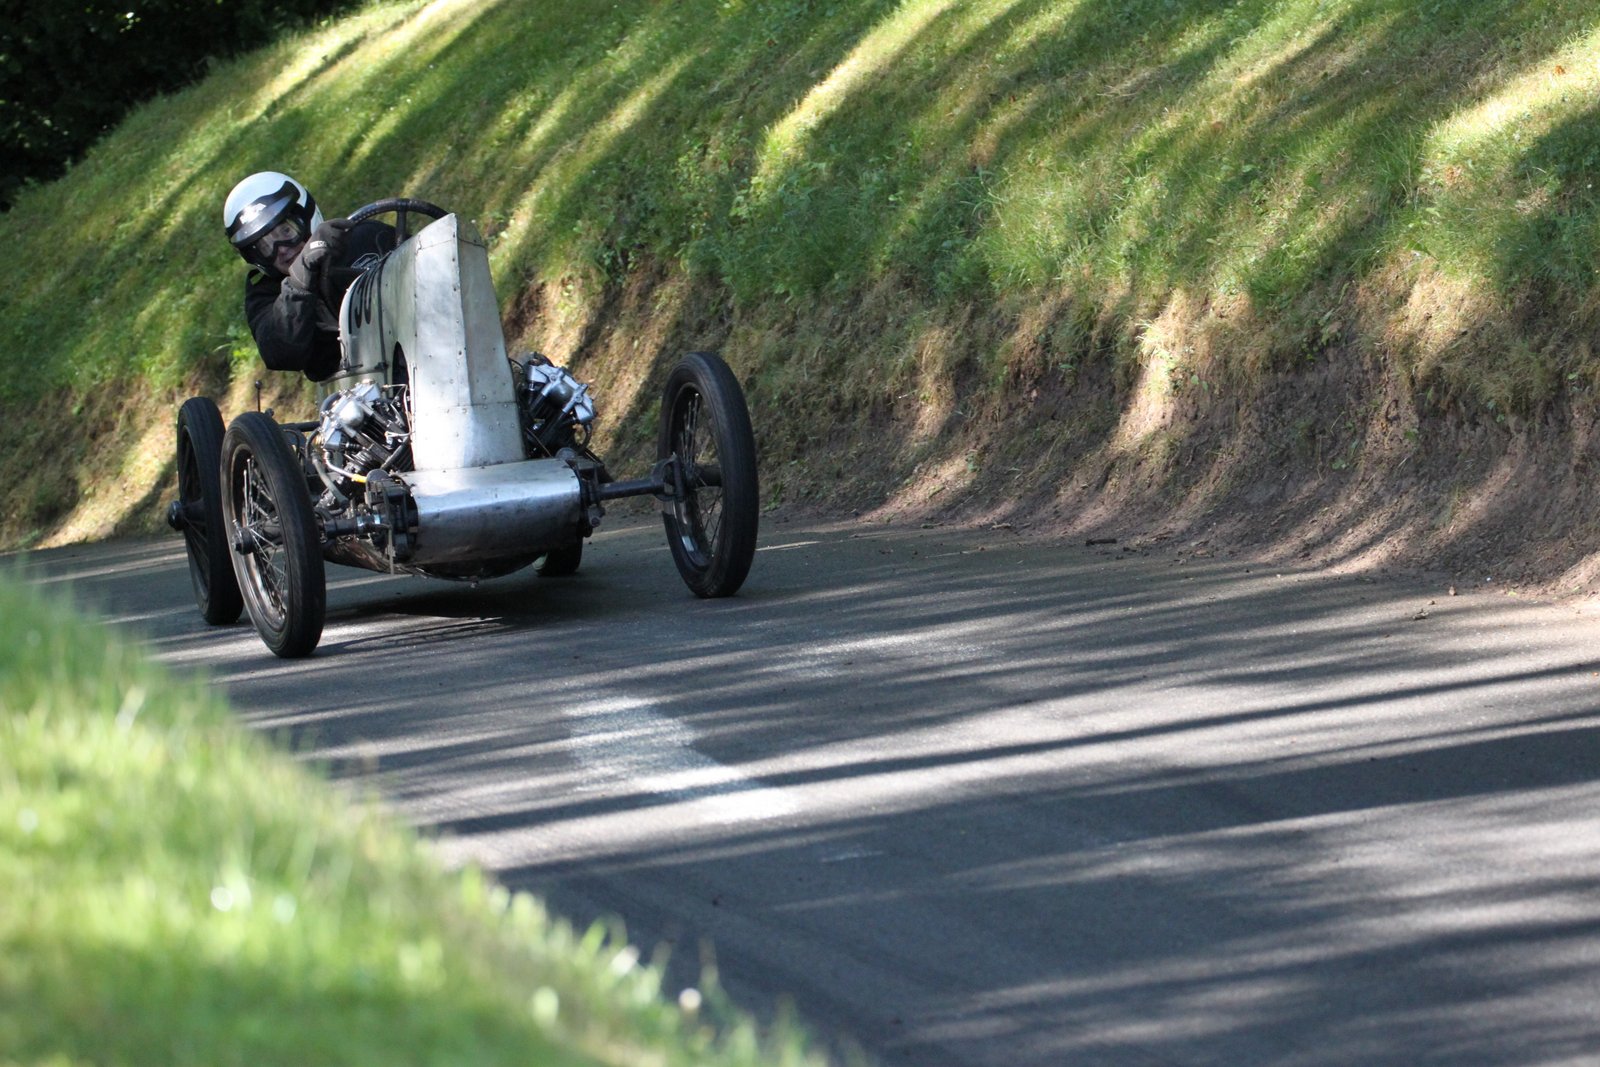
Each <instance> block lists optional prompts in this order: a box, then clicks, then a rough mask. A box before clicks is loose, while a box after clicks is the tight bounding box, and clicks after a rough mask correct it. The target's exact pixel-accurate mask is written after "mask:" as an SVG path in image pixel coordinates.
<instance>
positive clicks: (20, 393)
mask: <svg viewBox="0 0 1600 1067" xmlns="http://www.w3.org/2000/svg"><path fill="white" fill-rule="evenodd" d="M1597 101H1600V15H1597V14H1596V13H1595V10H1594V8H1593V6H1592V5H1590V4H1583V3H1579V2H1576V0H1538V2H1535V0H1524V2H1511V3H1506V2H1491V0H1454V2H1449V3H1445V2H1439V3H1423V4H1418V3H1413V2H1411V0H1237V2H1234V3H1229V4H1221V5H1219V4H1215V3H1211V2H1207V0H1128V2H1126V3H1119V4H1109V5H1108V4H1095V3H1089V2H1087V0H1079V2H1058V0H974V2H970V3H954V2H951V0H906V2H900V0H893V2H890V0H835V2H832V3H827V4H822V3H797V2H793V0H687V2H684V3H679V4H672V5H662V4H657V3H652V2H648V0H622V2H619V3H616V4H612V5H608V6H606V7H604V8H602V9H595V8H592V7H590V6H588V5H562V4H553V3H532V4H517V3H510V2H498V3H494V2H482V0H478V2H467V0H435V2H432V3H423V2H420V0H404V2H391V3H379V4H374V5H373V6H371V7H369V8H367V9H365V10H364V11H362V12H361V13H359V14H357V15H355V16H353V17H350V18H347V19H342V20H339V21H337V22H333V23H330V24H329V25H326V26H324V27H321V28H318V29H315V30H312V31H308V32H306V33H305V34H303V35H301V36H298V37H295V38H293V39H291V40H288V41H285V42H283V43H280V44H277V45H274V46H272V47H270V48H267V49H265V50H263V51H261V52H259V53H256V54H254V55H252V56H249V57H247V58H245V59H244V60H242V61H238V62H233V63H229V64H225V65H221V66H219V67H218V69H217V71H216V73H215V74H214V76H213V77H212V78H211V79H210V80H209V81H207V82H206V83H205V84H204V85H202V86H199V87H197V88H195V89H193V90H191V91H187V92H184V93H180V94H177V95H174V96H172V97H169V98H166V99H163V100H160V101H157V102H155V103H154V104H152V105H150V106H147V107H145V108H142V109H140V110H139V111H138V112H137V113H136V114H135V115H134V116H133V117H132V118H131V119H129V121H128V122H127V123H125V124H124V126H123V127H122V128H120V129H119V130H117V131H116V132H115V133H113V134H112V135H111V136H110V137H108V138H107V140H106V141H105V143H104V144H102V145H101V146H100V148H99V149H98V150H97V151H95V152H94V153H93V154H92V155H91V156H90V157H89V159H87V160H86V161H85V162H84V163H83V164H81V165H80V166H78V167H76V168H75V169H74V170H73V172H72V173H71V174H69V175H68V176H67V177H66V178H65V179H63V180H62V181H60V182H57V183H54V184H52V185H50V186H46V187H42V188H38V189H34V190H32V191H30V193H29V194H28V195H25V196H23V197H21V198H20V199H19V202H18V205H17V208H16V210H14V211H13V212H11V213H10V214H9V215H7V216H5V217H4V218H0V240H3V241H4V243H5V246H6V247H7V248H8V249H9V250H10V251H11V255H9V256H8V257H6V259H5V261H4V262H3V263H0V291H3V292H5V293H6V311H5V316H4V323H3V326H0V331H3V332H0V359H3V360H4V370H5V374H4V375H3V376H0V402H3V404H4V406H5V413H6V418H5V420H4V425H3V426H0V435H3V440H0V444H3V445H4V446H5V447H4V453H3V455H4V458H3V459H0V463H3V464H4V469H3V470H0V486H3V488H0V492H3V493H4V507H3V512H4V516H5V518H4V527H3V533H4V536H5V539H6V540H7V541H9V542H12V543H15V542H19V541H29V540H34V541H39V540H49V539H52V538H54V539H64V538H70V537H75V536H85V535H93V534H95V533H103V532H105V531H108V530H113V529H117V528H126V527H128V526H130V525H135V526H137V525H147V524H148V523H149V521H150V517H151V516H152V515H154V514H156V512H157V510H158V509H157V508H155V507H154V506H153V504H154V502H155V496H156V495H158V494H156V493H155V492H154V490H153V487H154V486H157V485H158V484H159V483H160V482H161V481H162V480H163V479H164V478H166V477H168V476H169V471H168V470H167V467H166V465H167V463H168V460H167V456H166V454H165V453H166V450H167V449H168V447H169V438H170V428H169V426H168V422H169V421H170V411H171V408H172V407H173V406H174V404H175V402H176V401H177V400H179V399H181V397H182V396H183V395H185V394H186V393H187V392H191V391H207V392H211V393H214V394H216V395H219V396H221V397H223V398H224V400H225V404H224V407H225V411H227V410H229V409H230V405H231V408H232V409H234V410H236V409H237V408H238V407H241V406H244V405H245V404H247V403H248V402H249V391H250V388H251V386H250V383H251V382H252V381H253V380H254V379H255V378H256V377H257V376H258V370H257V364H256V361H255V356H254V352H253V347H252V346H251V344H250V342H249V340H248V338H247V337H246V336H245V334H244V332H243V328H242V323H241V322H240V318H241V315H240V309H239V292H238V290H239V274H240V271H241V264H239V262H238V261H237V259H236V258H235V257H234V256H233V254H232V253H231V251H230V250H229V249H228V248H227V247H226V245H225V244H224V242H223V241H222V239H221V237H220V235H219V227H220V219H219V204H220V199H221V196H222V194H223V192H224V191H225V190H226V189H227V188H228V186H229V185H230V183H231V182H232V181H233V180H234V179H235V178H236V177H238V176H239V175H242V174H244V173H247V172H249V171H251V170H254V169H259V168H266V167H274V168H283V169H288V170H290V171H292V172H294V173H296V174H297V175H298V176H300V177H302V178H303V179H304V180H306V181H307V182H308V183H310V184H311V185H312V186H313V187H314V189H315V190H316V192H317V194H318V195H319V197H320V198H321V200H322V202H323V203H324V204H325V205H327V206H328V207H329V208H331V209H333V210H346V209H348V208H350V207H353V206H354V205H356V204H358V203H360V202H362V201H365V200H368V199H372V198H376V197H378V196H382V195H390V194H396V193H410V194H417V195H425V196H428V197H430V198H431V199H434V200H436V201H438V202H440V203H443V204H445V205H446V206H450V207H454V208H458V209H459V210H461V211H462V212H463V213H464V214H467V215H469V216H471V217H472V218H474V219H475V220H476V221H477V223H478V224H479V226H480V227H481V228H483V229H484V230H485V232H486V233H488V234H489V235H490V237H491V240H492V243H493V249H492V263H493V266H494V270H495V274H496V279H497V285H498V287H499V291H500V295H501V300H502V304H503V309H504V311H505V313H506V317H507V320H508V324H509V327H510V332H511V334H512V336H513V338H514V340H516V341H517V342H520V343H521V344H524V345H526V346H530V347H532V346H537V347H540V348H542V349H544V350H546V351H549V352H551V353H552V354H554V355H556V356H558V357H559V358H563V359H569V360H572V361H574V362H575V364H576V365H577V369H578V371H579V373H580V374H581V375H584V376H586V377H589V378H593V379H596V380H597V381H598V382H599V385H600V389H601V392H600V395H601V397H602V400H603V405H604V411H603V414H604V415H605V416H606V419H607V422H606V427H605V432H606V434H607V435H608V438H609V442H611V443H616V444H617V446H618V447H621V448H623V449H624V450H625V451H626V450H627V449H628V448H631V447H633V445H635V444H637V443H638V442H639V441H642V440H643V439H644V438H645V437H646V436H647V435H648V432H649V427H648V426H646V425H644V421H645V413H646V412H648V411H649V410H650V404H649V395H650V394H649V389H648V388H647V385H648V383H650V382H652V381H653V380H654V377H653V376H656V375H658V374H659V372H660V371H661V369H662V368H663V367H664V366H665V365H666V364H667V363H669V362H670V361H671V359H672V358H674V356H675V355H676V353H677V350H678V349H679V348H681V347H689V346H693V345H719V346H721V347H723V348H724V349H725V350H726V352H727V354H728V356H729V358H730V360H731V361H732V362H733V364H734V366H735V367H736V369H738V370H739V372H740V373H741V375H742V376H743V377H744V378H745V380H746V381H747V383H748V384H749V388H750V390H751V393H752V399H753V401H754V406H755V415H756V424H757V426H758V427H759V428H761V432H762V433H763V434H764V437H765V441H764V444H766V445H767V446H768V447H767V448H766V462H767V464H768V466H769V471H770V473H773V474H775V475H777V477H776V478H775V479H774V484H780V483H786V484H788V485H790V486H795V487H798V489H799V491H803V492H809V493H812V494H818V493H822V494H827V493H829V492H832V490H831V489H830V488H829V487H830V486H831V485H832V484H833V483H834V482H835V481H837V480H839V479H848V478H849V477H850V474H851V471H852V470H854V469H855V465H854V464H852V463H840V464H829V463H824V462H816V461H815V460H816V458H817V453H818V449H817V448H816V446H818V445H824V446H825V445H828V444H829V443H830V442H839V443H841V444H843V445H848V446H849V447H850V448H852V449H859V448H861V447H863V446H870V447H871V449H872V451H873V452H874V454H875V462H878V463H879V464H880V466H881V470H879V471H878V472H877V473H878V475H879V476H880V478H881V479H882V484H881V485H874V486H871V487H869V488H868V489H867V491H866V493H865V496H867V497H871V496H872V495H873V494H874V493H876V494H877V495H878V496H879V497H882V496H884V495H886V494H888V493H891V492H892V491H893V490H894V488H895V486H897V485H900V484H904V483H905V481H906V479H908V478H910V477H912V474H913V472H915V471H916V470H918V469H919V464H921V465H922V469H927V461H929V460H930V459H933V460H937V461H938V462H937V464H936V465H937V466H939V468H940V469H941V470H946V471H948V470H959V469H960V468H961V466H962V465H963V464H969V463H970V460H969V459H967V458H966V456H967V453H968V451H970V450H971V449H972V448H973V444H972V442H970V441H966V442H963V441H961V440H959V439H957V438H956V437H953V436H952V434H951V430H952V427H953V426H959V424H960V423H961V422H962V420H964V419H967V418H969V417H970V416H971V415H972V413H973V412H975V411H983V410H987V411H990V412H999V411H1004V412H1006V413H1007V420H1006V421H1007V425H1006V426H1004V427H1002V428H1001V429H1000V430H999V431H997V432H999V433H1001V434H1002V435H1005V436H1007V437H1008V439H1009V447H1010V451H1011V452H1013V453H1031V454H1034V455H1037V454H1038V453H1040V452H1043V451H1045V450H1046V449H1050V448H1052V447H1055V446H1057V445H1061V444H1062V442H1063V441H1066V440H1067V438H1063V437H1060V435H1059V433H1058V432H1057V431H1056V430H1054V429H1049V428H1042V427H1041V424H1042V422H1043V421H1044V420H1045V416H1044V415H1042V414H1041V413H1040V412H1039V411H1038V410H1033V409H1032V408H1033V404H1034V399H1035V397H1036V394H1037V393H1039V392H1040V391H1043V392H1044V393H1045V394H1047V395H1056V394H1071V393H1073V392H1074V390H1077V389H1079V387H1080V379H1082V378H1083V376H1084V375H1086V374H1088V375H1091V376H1093V375H1096V374H1098V375H1099V376H1100V377H1101V378H1103V379H1104V380H1105V382H1107V383H1108V384H1107V387H1106V390H1104V391H1103V392H1101V393H1096V394H1094V395H1093V396H1089V397H1086V398H1085V399H1084V400H1083V402H1082V403H1081V404H1078V405H1077V409H1076V410H1075V411H1074V412H1073V413H1072V418H1073V419H1074V420H1075V423H1074V425H1075V428H1074V430H1073V436H1072V437H1071V440H1070V443H1071V447H1072V448H1073V449H1075V450H1078V451H1080V452H1081V451H1082V449H1083V448H1084V447H1096V446H1109V445H1112V444H1115V443H1116V442H1117V441H1122V442H1123V443H1124V444H1125V445H1126V444H1127V443H1128V442H1132V445H1131V446H1129V447H1134V446H1136V447H1137V448H1144V447H1146V446H1147V445H1148V446H1149V447H1152V448H1156V449H1157V450H1158V451H1159V450H1160V449H1161V448H1167V447H1169V446H1170V447H1174V448H1176V449H1177V450H1178V451H1180V452H1181V451H1182V449H1183V445H1184V442H1183V441H1182V440H1181V439H1179V440H1176V441H1171V440H1167V439H1166V438H1161V439H1156V440H1150V441H1145V440H1144V437H1147V436H1148V434H1145V432H1144V431H1143V430H1141V429H1140V428H1139V425H1138V423H1140V421H1141V420H1144V421H1148V418H1147V417H1148V415H1149V412H1148V411H1146V410H1144V409H1145V408H1147V407H1148V405H1149V403H1150V402H1151V394H1152V393H1154V394H1155V397H1154V400H1155V402H1157V403H1162V404H1171V403H1174V402H1176V401H1175V398H1176V399H1178V400H1181V399H1182V398H1183V396H1184V394H1185V393H1187V394H1190V395H1191V396H1196V397H1198V398H1199V400H1200V401H1201V402H1206V401H1208V400H1209V399H1210V398H1212V397H1214V396H1216V395H1217V394H1226V395H1228V396H1230V397H1231V398H1232V399H1231V400H1230V403H1232V404H1234V405H1238V404H1240V403H1248V402H1249V401H1250V398H1251V397H1252V396H1253V395H1255V394H1256V393H1257V391H1258V385H1259V383H1260V382H1261V381H1262V380H1263V379H1264V378H1265V377H1266V376H1269V375H1282V374H1294V373H1301V372H1304V371H1306V370H1307V369H1309V368H1317V367H1321V366H1325V365H1327V364H1328V363H1330V362H1347V363H1350V364H1352V365H1359V366H1362V367H1364V368H1367V369H1366V370H1365V371H1364V372H1363V373H1364V374H1365V375H1366V376H1367V377H1368V378H1369V379H1371V380H1374V381H1391V382H1400V383H1402V387H1403V391H1404V393H1405V396H1406V398H1407V400H1408V402H1411V401H1412V400H1414V402H1415V404H1416V406H1417V407H1418V410H1419V412H1420V415H1419V417H1421V418H1424V419H1425V418H1427V417H1429V415H1430V414H1432V413H1436V412H1446V411H1450V410H1455V407H1459V406H1461V405H1466V406H1468V407H1470V408H1471V409H1472V410H1473V411H1477V412H1487V413H1488V417H1489V418H1491V419H1501V420H1503V419H1508V418H1509V419H1519V418H1525V417H1527V416H1529V415H1532V414H1536V413H1538V412H1540V411H1543V410H1547V409H1548V408H1549V406H1550V405H1552V404H1558V403H1559V404H1568V403H1574V404H1578V405H1580V406H1581V405H1587V404H1589V399H1588V398H1589V397H1590V395H1591V393H1592V391H1593V390H1594V389H1595V387H1596V385H1597V384H1600V361H1597V360H1596V358H1595V356H1594V353H1593V350H1592V347H1591V344H1590V342H1589V337H1590V335H1591V334H1592V333H1593V330H1594V327H1595V326H1596V325H1597V323H1596V317H1597V314H1600V311H1597V309H1600V285H1597V280H1600V274H1597V271H1600V263H1597V259H1596V256H1597V251H1596V249H1597V248H1600V242H1597V240H1596V238H1600V200H1597V197H1596V194H1595V191H1594V188H1593V179H1594V171H1595V169H1596V164H1597V162H1600V148H1596V145H1597V144H1600V136H1597V135H1600V113H1597V106H1596V102H1597ZM291 387H292V383H288V382H285V383H282V384H281V385H279V386H269V389H279V390H281V389H287V388H291ZM1358 399H1359V398H1358ZM1453 406H1454V407H1453ZM68 413H71V414H72V415H73V416H76V418H73V419H70V420H66V416H67V414H68ZM1307 417H1308V418H1312V419H1316V418H1323V419H1325V420H1326V421H1328V422H1329V423H1330V425H1329V426H1328V427H1326V429H1327V430H1328V431H1329V432H1332V430H1333V429H1334V427H1333V426H1332V425H1331V424H1332V423H1333V422H1335V421H1338V420H1345V419H1350V418H1354V417H1356V416H1354V415H1352V414H1350V413H1349V412H1343V411H1339V412H1328V413H1324V414H1323V415H1321V416H1317V415H1310V416H1307ZM1130 419H1131V420H1132V422H1131V423H1130ZM1157 421H1158V422H1159V421H1160V420H1159V419H1158V420H1157ZM64 424H65V425H72V426H82V427H85V432H83V433H67V432H63V430H64ZM869 428H870V432H869ZM1163 432H1164V433H1166V434H1168V435H1169V436H1170V435H1171V434H1174V433H1176V434H1177V435H1178V436H1179V438H1181V436H1182V434H1183V433H1184V432H1185V431H1184V430H1183V428H1182V427H1179V428H1178V429H1176V430H1174V429H1172V428H1171V427H1169V428H1168V429H1167V430H1165V431H1163ZM1296 432H1299V433H1301V435H1302V436H1304V433H1305V430H1304V428H1302V429H1301V430H1300V431H1296ZM1041 434H1044V437H1041V436H1040V435H1041ZM1052 434H1054V435H1055V436H1051V435H1052ZM1141 435H1143V436H1141ZM1045 438H1048V439H1045ZM1141 442H1143V443H1141ZM993 443H994V442H993V441H992V440H991V441H986V442H985V450H986V451H987V450H988V448H989V446H990V445H992V444H993ZM1004 443H1005V442H1002V444H1004ZM1291 443H1292V442H1291ZM1118 447H1122V446H1120V445H1119V446H1118ZM1286 447H1287V446H1286ZM1063 450H1064V446H1063ZM1291 451H1292V450H1291ZM1338 451H1339V450H1338V449H1337V448H1334V447H1333V446H1332V445H1331V444H1330V445H1329V446H1328V447H1327V448H1323V447H1320V446H1319V447H1318V448H1316V449H1314V450H1313V453H1314V456H1315V457H1318V458H1317V462H1318V463H1321V464H1322V468H1321V469H1322V470H1324V471H1326V470H1329V469H1332V468H1331V464H1332V463H1333V462H1334V461H1335V458H1336V453H1338ZM41 452H42V455H41ZM796 456H798V457H801V458H802V459H804V458H805V457H807V456H810V457H811V459H808V460H805V461H804V462H802V464H801V469H796V470H793V471H785V470H778V469H777V467H778V466H779V465H786V464H788V463H789V462H790V459H791V457H796ZM1359 461H1360V456H1359V455H1352V456H1347V457H1345V460H1344V462H1345V463H1346V465H1347V466H1348V465H1351V464H1352V463H1358V462H1359ZM1391 461H1392V457H1387V458H1385V459H1384V460H1383V462H1391ZM41 463H43V468H42V469H43V471H44V472H45V473H46V475H47V476H46V477H43V478H41V477H38V476H37V472H39V470H40V469H41V467H40V464H41ZM835 468H837V469H835ZM988 473H991V474H995V473H1003V471H1002V472H988ZM940 477H943V475H941V476H940ZM935 488H936V486H935ZM858 495H860V494H858Z"/></svg>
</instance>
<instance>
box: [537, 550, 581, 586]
mask: <svg viewBox="0 0 1600 1067" xmlns="http://www.w3.org/2000/svg"><path fill="white" fill-rule="evenodd" d="M582 563H583V542H582V541H574V542H573V543H572V544H570V545H567V546H566V547H565V548H556V549H551V550H550V551H549V552H546V553H545V554H544V555H543V556H542V557H541V558H540V559H539V565H538V566H537V567H535V568H534V571H535V572H536V573H537V574H538V575H539V577H541V578H565V577H566V576H567V575H569V574H577V573H578V567H579V565H581V564H582Z"/></svg>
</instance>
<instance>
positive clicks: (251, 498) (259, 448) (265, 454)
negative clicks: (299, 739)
mask: <svg viewBox="0 0 1600 1067" xmlns="http://www.w3.org/2000/svg"><path fill="white" fill-rule="evenodd" d="M222 498H223V511H224V513H225V518H226V522H227V529H228V533H229V537H230V542H231V546H230V547H231V549H232V556H233V569H234V574H235V575H236V576H237V577H238V581H239V589H240V591H241V592H242V593H243V594H244V602H245V606H246V607H247V608H248V609H249V610H250V620H251V622H253V623H255V627H256V632H257V633H259V634H260V635H261V640H262V641H263V642H265V643H266V646H267V647H268V648H270V649H271V650H272V651H273V652H274V653H275V654H277V655H279V656H283V657H284V658H286V659H292V658H295V657H299V656H309V655H310V654H311V652H312V650H313V649H315V648H316V647H317V642H318V641H320V640H321V639H322V623H323V618H324V615H325V614H326V610H327V585H326V576H325V574H324V573H323V565H322V541H321V537H320V535H319V534H318V531H317V523H316V518H315V517H314V515H313V514H312V511H311V498H310V496H309V495H308V494H307V493H306V480H305V474H304V472H303V471H302V470H301V467H300V464H299V463H298V462H296V460H295V457H294V453H293V452H292V451H291V449H290V448H289V443H288V442H287V441H286V440H285V439H284V436H283V430H282V429H280V428H279V426H278V424H277V423H275V422H273V421H272V418H271V417H270V416H267V415H264V414H262V413H260V412H256V411H249V412H246V413H245V414H243V415H240V416H239V417H238V418H236V419H234V420H233V425H231V426H229V427H228V432H227V433H226V434H225V435H224V436H223V439H222Z"/></svg>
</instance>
